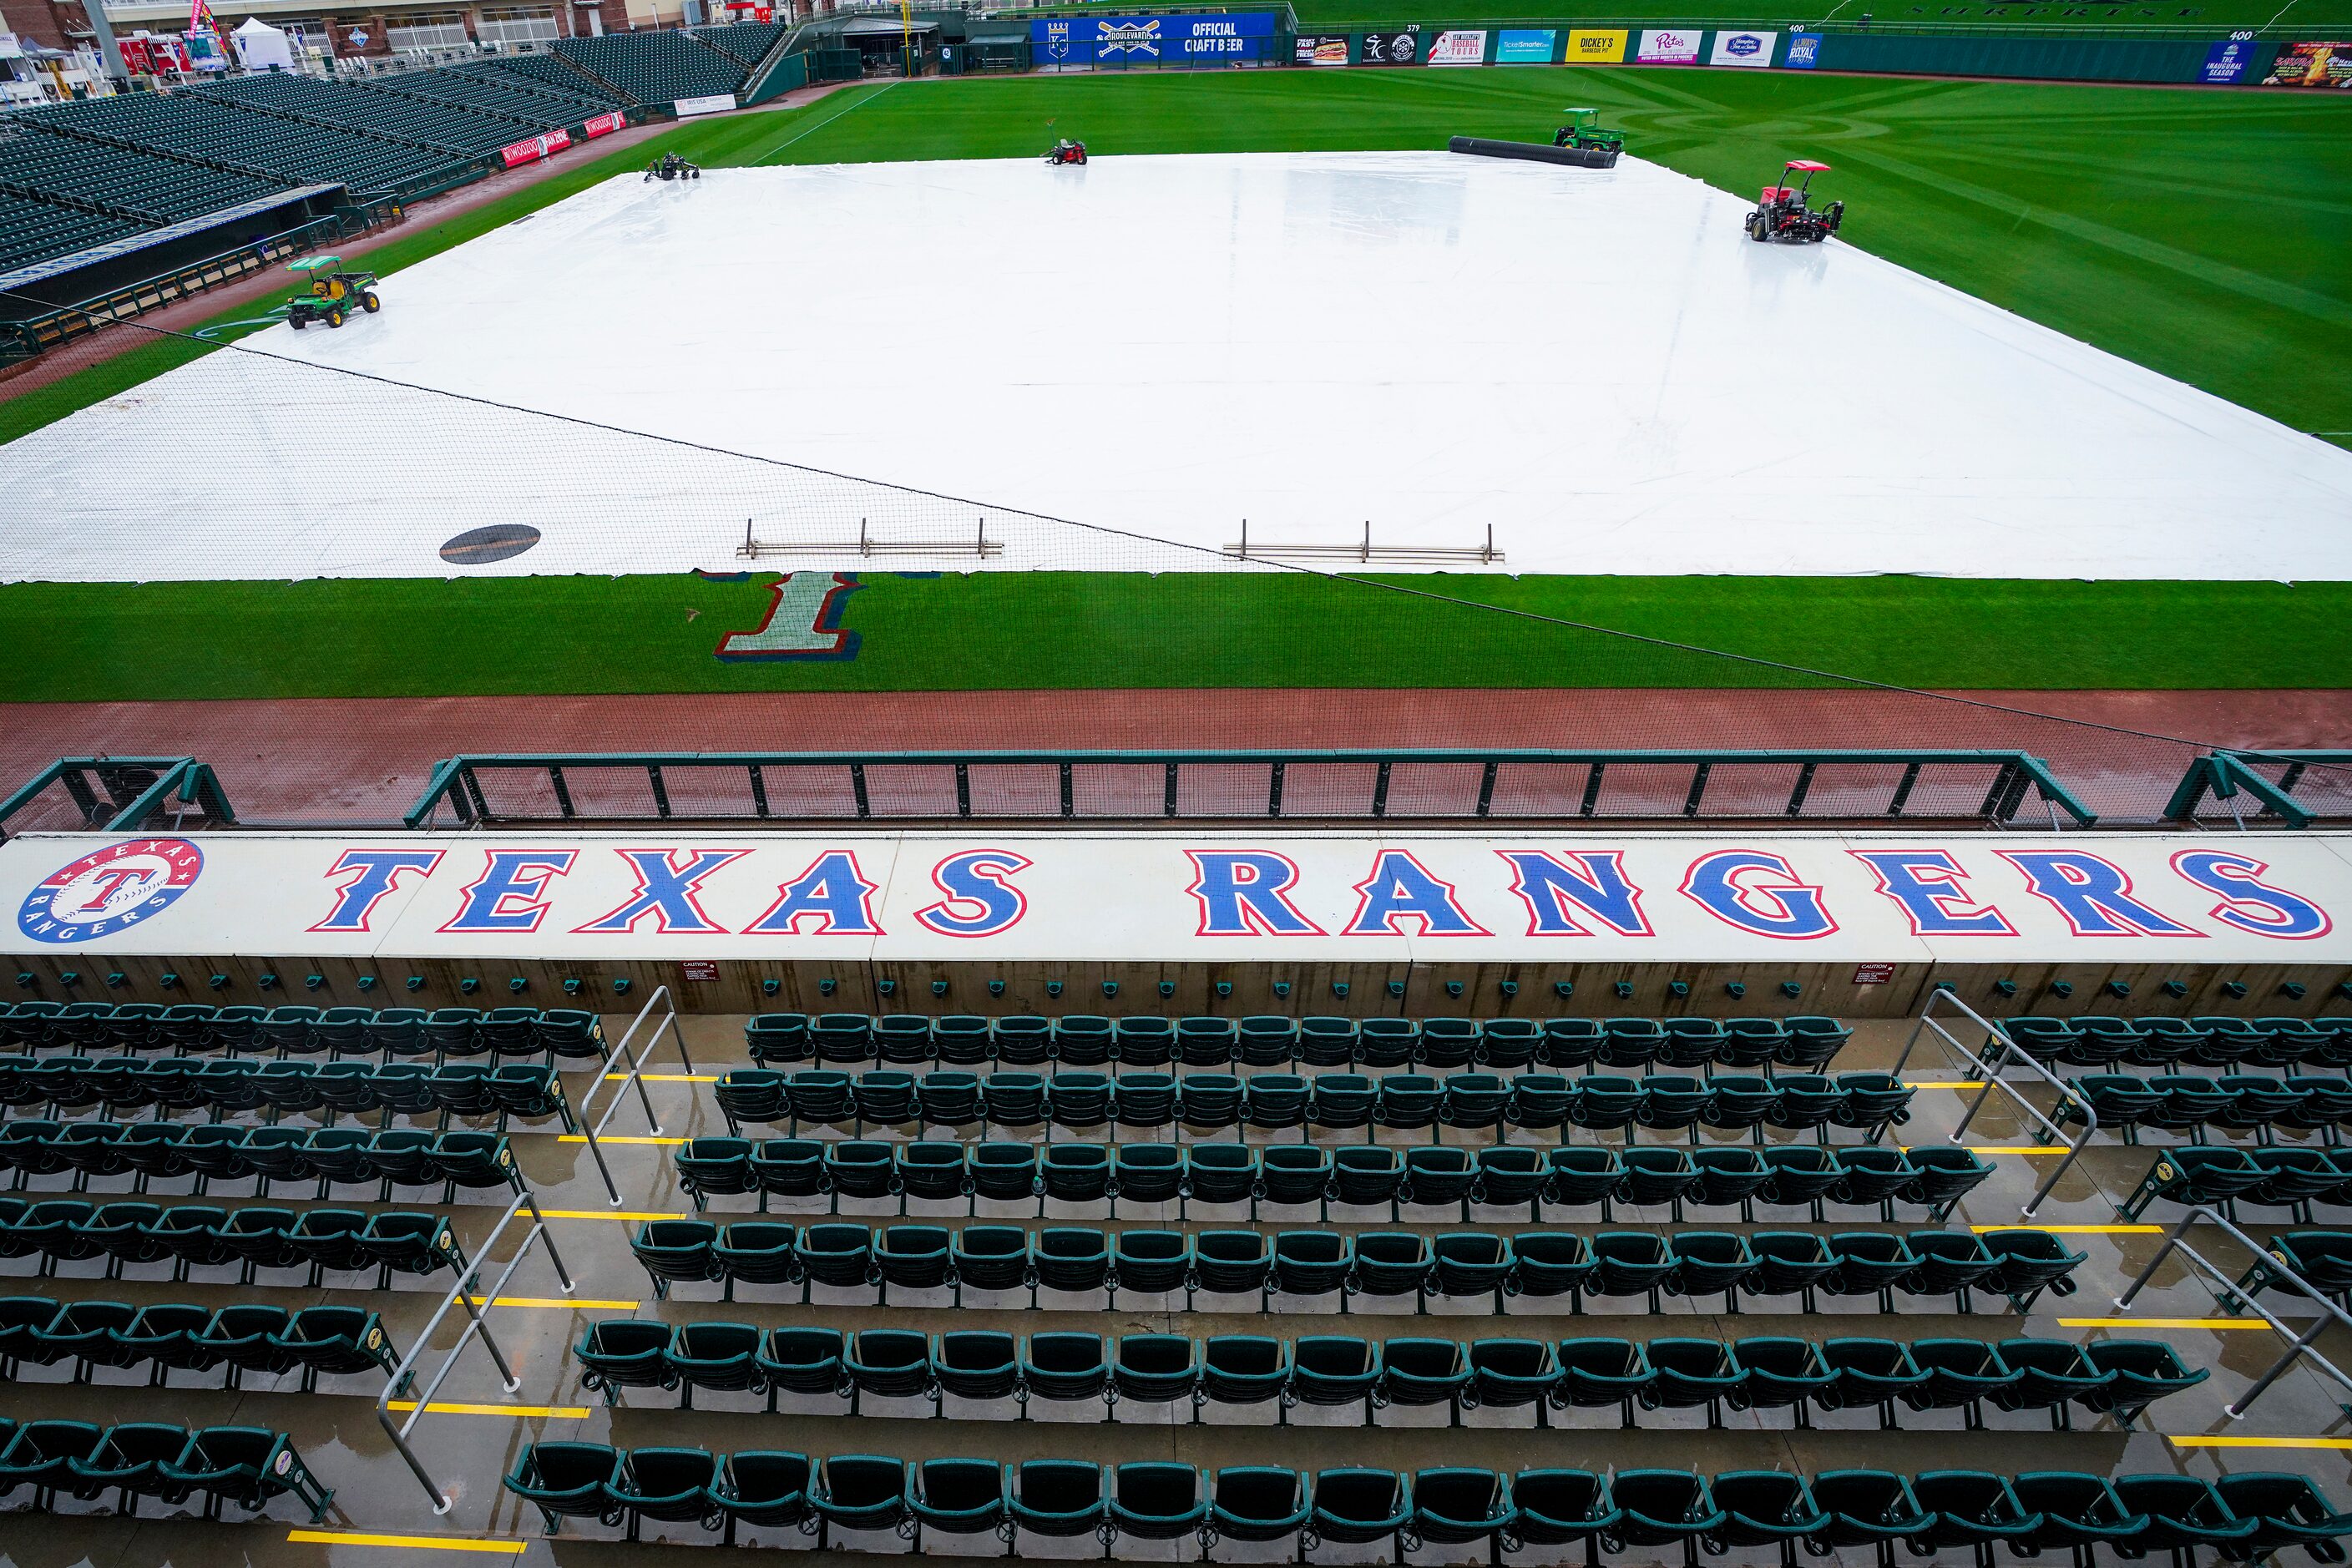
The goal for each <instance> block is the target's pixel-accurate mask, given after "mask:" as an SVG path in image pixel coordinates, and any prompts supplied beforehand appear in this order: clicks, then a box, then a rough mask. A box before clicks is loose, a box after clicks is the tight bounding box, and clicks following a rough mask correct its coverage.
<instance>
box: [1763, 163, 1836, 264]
mask: <svg viewBox="0 0 2352 1568" xmlns="http://www.w3.org/2000/svg"><path fill="white" fill-rule="evenodd" d="M1829 168H1830V166H1829V165H1828V164H1827V163H1814V162H1813V161H1812V160H1811V159H1810V158H1791V159H1790V160H1789V164H1788V168H1787V169H1785V170H1783V171H1782V173H1781V175H1780V177H1781V178H1782V179H1783V180H1787V179H1788V178H1789V177H1790V174H1792V173H1793V174H1802V175H1804V176H1805V177H1804V180H1803V182H1802V183H1801V184H1779V185H1767V186H1765V187H1764V194H1763V195H1762V196H1761V197H1760V198H1759V200H1758V201H1757V204H1756V210H1755V211H1754V212H1751V213H1749V214H1748V238H1750V239H1753V240H1757V241H1759V242H1763V241H1769V240H1788V241H1790V243H1792V244H1796V245H1819V244H1820V243H1821V242H1822V240H1824V239H1827V238H1828V237H1830V236H1832V235H1833V234H1835V233H1836V232H1837V231H1838V225H1839V224H1840V223H1842V222H1843V221H1844V218H1845V204H1844V203H1843V202H1832V203H1831V204H1830V205H1827V206H1825V207H1812V206H1808V205H1805V193H1806V191H1807V190H1809V189H1810V188H1811V185H1812V183H1813V176H1814V175H1815V174H1828V173H1829Z"/></svg>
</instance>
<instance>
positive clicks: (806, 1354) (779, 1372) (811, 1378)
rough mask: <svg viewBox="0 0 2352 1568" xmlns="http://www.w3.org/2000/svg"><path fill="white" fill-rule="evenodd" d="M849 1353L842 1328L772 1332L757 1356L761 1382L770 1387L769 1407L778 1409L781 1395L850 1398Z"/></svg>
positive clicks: (776, 1330)
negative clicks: (776, 1396) (777, 1400)
mask: <svg viewBox="0 0 2352 1568" xmlns="http://www.w3.org/2000/svg"><path fill="white" fill-rule="evenodd" d="M848 1351H849V1344H848V1340H847V1337H846V1336H845V1335H844V1334H843V1333H842V1331H840V1330H839V1329H818V1328H788V1329H771V1330H769V1331H768V1337H767V1340H766V1342H764V1343H762V1344H761V1347H760V1350H759V1352H758V1353H757V1354H756V1355H755V1356H754V1357H753V1361H754V1363H755V1364H757V1366H758V1367H759V1369H760V1379H761V1382H762V1383H764V1384H766V1385H767V1388H768V1394H769V1399H768V1408H769V1409H771V1410H773V1409H774V1408H775V1395H776V1394H801V1395H804V1396H811V1397H820V1398H822V1397H826V1396H833V1397H837V1398H841V1399H847V1398H848V1397H849V1393H850V1388H849V1374H848V1371H847V1368H846V1366H845V1358H846V1357H847V1354H848Z"/></svg>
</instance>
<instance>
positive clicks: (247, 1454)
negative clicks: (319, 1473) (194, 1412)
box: [157, 1426, 335, 1524]
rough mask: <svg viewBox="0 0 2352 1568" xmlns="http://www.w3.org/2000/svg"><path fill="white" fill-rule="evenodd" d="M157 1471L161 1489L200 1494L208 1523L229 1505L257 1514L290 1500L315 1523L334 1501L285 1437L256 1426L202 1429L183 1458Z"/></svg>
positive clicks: (166, 1464) (330, 1492)
mask: <svg viewBox="0 0 2352 1568" xmlns="http://www.w3.org/2000/svg"><path fill="white" fill-rule="evenodd" d="M157 1469H158V1474H159V1476H160V1478H161V1479H162V1481H163V1484H164V1485H166V1486H168V1487H171V1488H174V1489H179V1488H185V1489H188V1490H190V1491H196V1492H202V1493H204V1494H205V1518H206V1519H218V1518H219V1517H220V1515H221V1510H222V1508H223V1507H224V1506H225V1505H229V1504H234V1505H235V1506H236V1507H238V1508H240V1509H243V1510H245V1511H246V1512H247V1513H256V1514H257V1513H259V1512H261V1511H262V1510H264V1509H266V1508H268V1506H269V1503H270V1500H272V1499H273V1498H278V1497H286V1496H291V1497H294V1498H296V1499H298V1500H299V1501H300V1502H301V1503H302V1505H303V1506H304V1507H305V1508H307V1509H309V1510H310V1522H311V1523H312V1524H316V1523H318V1522H319V1521H320V1520H322V1519H324V1518H326V1516H327V1508H328V1505H329V1504H331V1502H333V1500H334V1497H335V1494H334V1492H333V1491H332V1490H331V1489H327V1488H324V1487H321V1486H320V1484H319V1482H318V1479H317V1478H315V1477H314V1476H312V1475H311V1473H310V1467H309V1466H308V1465H305V1464H304V1463H303V1462H302V1457H301V1456H300V1455H299V1454H298V1453H296V1452H295V1451H294V1447H293V1445H292V1443H291V1442H290V1441H289V1439H288V1437H287V1436H286V1434H284V1433H283V1432H272V1431H269V1430H268V1429H267V1428H265V1427H260V1426H205V1427H201V1428H199V1429H198V1430H197V1431H196V1432H195V1433H194V1434H193V1435H192V1436H190V1437H189V1439H188V1447H187V1451H186V1452H185V1453H184V1454H182V1455H181V1456H180V1457H179V1458H177V1459H176V1460H170V1461H166V1462H165V1463H163V1464H162V1465H160V1466H158V1467H157Z"/></svg>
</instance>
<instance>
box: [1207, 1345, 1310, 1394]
mask: <svg viewBox="0 0 2352 1568" xmlns="http://www.w3.org/2000/svg"><path fill="white" fill-rule="evenodd" d="M1289 1386H1290V1344H1289V1342H1287V1341H1285V1340H1276V1339H1269V1338H1267V1337H1266V1336H1265V1335H1263V1334H1216V1335H1212V1336H1211V1337H1210V1338H1209V1339H1208V1340H1207V1341H1206V1342H1204V1343H1202V1346H1201V1384H1200V1398H1201V1400H1202V1402H1204V1403H1207V1404H1211V1405H1265V1404H1268V1403H1276V1404H1278V1403H1279V1402H1280V1401H1281V1398H1282V1396H1283V1394H1284V1393H1285V1392H1286V1390H1287V1389H1288V1388H1289Z"/></svg>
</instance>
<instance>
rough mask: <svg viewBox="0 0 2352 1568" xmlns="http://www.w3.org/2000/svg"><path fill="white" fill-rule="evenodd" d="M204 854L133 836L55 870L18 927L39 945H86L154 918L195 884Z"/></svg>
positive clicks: (170, 841) (174, 841)
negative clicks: (44, 943)
mask: <svg viewBox="0 0 2352 1568" xmlns="http://www.w3.org/2000/svg"><path fill="white" fill-rule="evenodd" d="M204 868H205V852H204V851H203V850H201V849H199V848H197V847H195V846H194V845H193V844H191V843H189V842H188V841H187V840H186V839H184V838H129V839H125V840H123V842H121V843H120V844H110V845H109V846H107V847H105V848H103V849H93V850H92V851H90V852H89V854H87V855H85V856H83V857H82V858H80V859H79V860H73V861H69V862H68V863H67V864H65V865H63V866H60V867H58V868H57V870H55V871H53V872H51V873H50V874H49V876H48V877H47V879H44V880H43V881H42V882H41V884H40V885H39V886H38V887H37V888H35V889H33V890H32V891H31V892H29V893H27V894H26V895H25V902H24V905H23V907H22V908H20V909H19V910H17V911H16V927H17V929H18V930H20V931H23V932H24V933H25V934H26V936H29V937H31V938H32V939H33V940H34V941H35V942H88V941H89V940H90V939H91V938H93V937H101V936H110V935H112V934H113V933H114V932H116V931H123V930H126V929H128V928H129V927H131V926H134V925H137V924H138V923H139V922H140V921H144V920H152V919H153V918H154V917H155V916H156V915H159V914H161V913H162V912H163V910H167V909H169V908H171V907H172V904H173V902H174V901H175V900H177V899H178V898H179V896H180V895H181V894H182V893H184V892H186V891H187V890H188V889H190V888H193V887H194V886H195V884H196V876H197V874H198V873H199V872H201V871H202V870H203V869H204Z"/></svg>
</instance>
